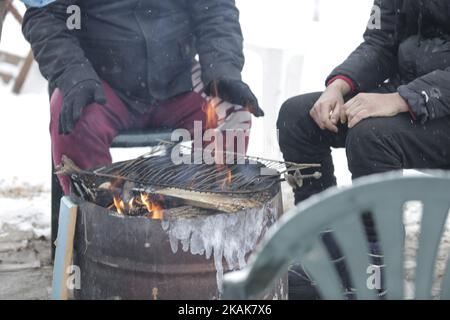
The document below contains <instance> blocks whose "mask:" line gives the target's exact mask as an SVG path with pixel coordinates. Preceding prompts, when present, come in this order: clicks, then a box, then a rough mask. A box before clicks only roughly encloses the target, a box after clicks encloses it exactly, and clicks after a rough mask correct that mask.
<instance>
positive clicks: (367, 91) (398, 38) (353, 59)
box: [277, 0, 450, 242]
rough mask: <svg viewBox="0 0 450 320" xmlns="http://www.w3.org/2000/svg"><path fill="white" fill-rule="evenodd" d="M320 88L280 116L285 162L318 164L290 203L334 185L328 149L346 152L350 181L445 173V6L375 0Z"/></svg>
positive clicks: (449, 37) (448, 21) (449, 113)
mask: <svg viewBox="0 0 450 320" xmlns="http://www.w3.org/2000/svg"><path fill="white" fill-rule="evenodd" d="M326 85H327V88H326V90H325V91H324V92H323V93H310V94H305V95H301V96H298V97H295V98H292V99H290V100H288V101H287V102H286V103H285V104H284V105H283V106H282V108H281V111H280V114H279V119H278V122H277V127H278V129H279V140H280V147H281V150H282V152H283V155H284V157H285V159H286V160H287V161H293V162H299V163H321V164H322V173H323V177H322V179H321V180H316V181H310V182H307V183H305V185H304V186H303V187H302V188H299V189H297V190H294V191H295V200H296V202H300V201H303V200H305V199H306V198H308V197H310V196H311V195H313V194H315V193H318V192H321V191H323V190H325V189H326V188H329V187H331V186H334V185H335V184H336V179H335V176H334V167H333V162H332V158H331V149H330V148H331V147H335V148H342V147H345V148H346V152H347V159H348V166H349V169H350V171H351V173H352V177H353V178H358V177H361V176H366V175H370V174H375V173H382V172H387V171H391V170H400V169H409V168H414V169H432V168H440V169H448V168H450V2H448V1H446V0H436V1H419V0H409V1H406V0H405V1H400V0H376V1H375V6H374V9H373V11H372V17H371V20H370V22H369V25H368V28H367V30H366V32H365V34H364V42H363V43H362V44H361V45H360V46H359V47H358V48H357V49H356V50H355V51H354V52H353V53H352V54H351V55H350V56H349V57H348V59H347V60H346V61H345V62H344V63H343V64H342V65H340V66H338V67H337V68H336V69H335V70H334V71H333V72H332V73H331V75H330V76H329V77H328V78H327V80H326ZM366 227H367V229H368V231H369V237H371V238H372V240H371V241H372V242H375V240H374V235H373V234H372V233H371V231H370V230H371V222H370V219H366Z"/></svg>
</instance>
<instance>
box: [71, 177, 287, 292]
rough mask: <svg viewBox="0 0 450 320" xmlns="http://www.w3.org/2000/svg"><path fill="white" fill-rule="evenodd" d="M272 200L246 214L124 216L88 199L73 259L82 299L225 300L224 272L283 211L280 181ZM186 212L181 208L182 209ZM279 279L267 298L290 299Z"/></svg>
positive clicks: (79, 221) (243, 260)
mask: <svg viewBox="0 0 450 320" xmlns="http://www.w3.org/2000/svg"><path fill="white" fill-rule="evenodd" d="M272 192H273V194H272V195H271V197H270V200H269V201H267V203H266V204H265V205H264V206H263V207H261V208H257V209H249V210H246V211H242V212H239V213H233V214H224V213H211V212H210V213H208V214H200V213H199V214H196V209H195V208H190V210H188V211H189V212H186V214H181V215H180V214H178V215H176V216H172V215H171V214H170V211H171V210H170V209H168V210H166V211H167V214H165V215H164V216H165V217H169V218H165V219H164V220H152V219H149V218H146V217H130V216H122V215H117V214H116V213H114V212H112V211H109V210H108V209H105V208H103V207H99V206H97V205H95V204H92V203H89V202H83V201H81V202H80V204H79V208H80V209H79V214H78V216H77V227H76V234H75V243H74V264H75V265H76V266H78V267H79V268H80V271H81V287H80V288H79V289H76V290H75V292H74V295H75V298H76V299H149V300H151V299H170V300H178V299H192V300H196V299H202V300H208V299H220V293H221V286H222V278H223V273H224V272H227V271H230V270H237V269H240V268H242V267H244V266H245V263H246V259H247V258H248V256H249V255H250V254H251V253H252V252H253V251H254V249H255V247H256V246H257V244H258V243H259V241H260V240H261V238H262V237H263V236H264V234H265V233H266V231H267V229H268V228H269V227H270V226H271V225H272V224H273V223H274V222H275V221H276V220H277V219H278V218H279V216H280V215H281V214H282V212H283V206H282V201H281V192H280V188H279V185H277V186H275V187H274V188H273V190H272ZM178 211H179V209H178ZM286 295H287V281H286V278H282V279H280V280H279V281H278V282H277V284H276V286H275V287H274V288H273V290H272V291H271V292H270V293H269V294H267V295H266V296H264V297H261V298H262V299H286Z"/></svg>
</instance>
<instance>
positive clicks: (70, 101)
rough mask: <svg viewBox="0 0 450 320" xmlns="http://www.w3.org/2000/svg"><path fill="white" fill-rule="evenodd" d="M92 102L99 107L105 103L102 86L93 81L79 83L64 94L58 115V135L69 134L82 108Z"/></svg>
mask: <svg viewBox="0 0 450 320" xmlns="http://www.w3.org/2000/svg"><path fill="white" fill-rule="evenodd" d="M94 102H95V103H98V104H101V105H104V104H105V103H106V97H105V94H104V93H103V89H102V86H101V84H100V83H99V82H97V81H95V80H85V81H83V82H80V83H78V84H77V85H75V87H73V88H72V89H70V91H69V92H68V93H67V94H64V103H63V106H62V110H61V114H60V115H59V134H64V135H66V134H69V133H71V132H72V130H73V128H74V127H75V124H76V123H77V122H78V120H79V119H80V117H81V113H82V112H83V108H85V107H87V106H88V105H90V104H92V103H94Z"/></svg>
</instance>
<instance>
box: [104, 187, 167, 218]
mask: <svg viewBox="0 0 450 320" xmlns="http://www.w3.org/2000/svg"><path fill="white" fill-rule="evenodd" d="M113 200H114V204H112V205H111V206H110V207H109V209H112V208H114V207H115V209H116V211H117V212H118V213H119V214H125V213H126V212H128V213H133V212H139V211H140V209H143V207H145V209H146V210H147V211H148V213H149V215H148V216H149V217H150V218H152V219H158V220H162V219H163V213H164V209H163V207H162V206H161V205H159V204H157V203H155V202H153V201H151V199H150V195H149V194H147V193H141V194H140V196H138V197H135V198H132V199H131V200H130V201H128V203H127V204H126V205H125V203H124V201H123V200H122V199H121V198H120V197H119V196H114V198H113Z"/></svg>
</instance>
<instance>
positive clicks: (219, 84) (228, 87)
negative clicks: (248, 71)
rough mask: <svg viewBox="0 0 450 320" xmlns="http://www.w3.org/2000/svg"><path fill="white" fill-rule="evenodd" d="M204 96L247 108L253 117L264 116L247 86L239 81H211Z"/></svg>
mask: <svg viewBox="0 0 450 320" xmlns="http://www.w3.org/2000/svg"><path fill="white" fill-rule="evenodd" d="M206 94H208V95H209V96H212V97H219V98H221V99H222V100H225V101H227V102H230V103H233V104H237V105H240V106H243V107H247V108H249V111H250V112H251V113H252V114H253V115H254V116H255V117H263V116H264V111H263V110H262V109H261V108H260V107H259V104H258V99H257V98H256V97H255V95H254V94H253V92H252V91H251V90H250V88H249V86H248V85H247V84H245V83H244V82H242V81H240V80H230V79H222V80H217V81H213V82H211V83H210V84H209V85H208V86H207V88H206Z"/></svg>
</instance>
